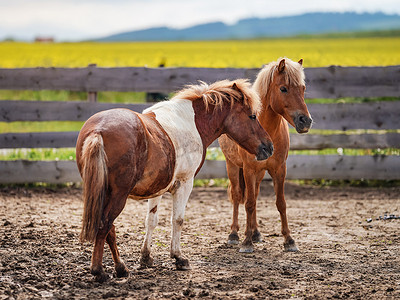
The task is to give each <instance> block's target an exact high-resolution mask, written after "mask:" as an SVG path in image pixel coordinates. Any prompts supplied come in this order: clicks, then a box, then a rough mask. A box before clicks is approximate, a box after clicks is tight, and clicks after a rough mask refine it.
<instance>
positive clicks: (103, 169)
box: [80, 133, 108, 242]
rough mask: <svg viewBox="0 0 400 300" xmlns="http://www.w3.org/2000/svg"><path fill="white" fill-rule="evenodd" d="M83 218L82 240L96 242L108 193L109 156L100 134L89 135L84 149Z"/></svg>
mask: <svg viewBox="0 0 400 300" xmlns="http://www.w3.org/2000/svg"><path fill="white" fill-rule="evenodd" d="M81 162H82V179H83V218H82V231H81V235H80V240H81V241H82V242H83V241H89V242H94V241H95V239H96V235H97V232H98V230H99V228H101V226H102V224H101V223H102V220H101V218H102V213H103V203H104V200H105V196H106V192H107V175H108V171H107V165H106V162H107V155H106V152H105V151H104V144H103V138H102V136H101V135H100V133H93V134H91V135H89V136H88V137H87V138H86V139H85V142H84V143H83V147H82V156H81Z"/></svg>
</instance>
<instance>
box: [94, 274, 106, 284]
mask: <svg viewBox="0 0 400 300" xmlns="http://www.w3.org/2000/svg"><path fill="white" fill-rule="evenodd" d="M108 279H110V277H109V276H108V275H107V274H106V273H104V272H103V273H100V274H97V275H95V276H94V281H96V282H98V283H104V282H106V281H107V280H108Z"/></svg>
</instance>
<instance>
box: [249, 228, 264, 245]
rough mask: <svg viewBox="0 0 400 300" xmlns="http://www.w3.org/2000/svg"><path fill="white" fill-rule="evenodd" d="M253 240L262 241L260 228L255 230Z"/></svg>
mask: <svg viewBox="0 0 400 300" xmlns="http://www.w3.org/2000/svg"><path fill="white" fill-rule="evenodd" d="M251 240H252V241H253V243H261V242H262V238H261V233H260V232H259V231H258V230H257V231H254V233H253V236H252V237H251Z"/></svg>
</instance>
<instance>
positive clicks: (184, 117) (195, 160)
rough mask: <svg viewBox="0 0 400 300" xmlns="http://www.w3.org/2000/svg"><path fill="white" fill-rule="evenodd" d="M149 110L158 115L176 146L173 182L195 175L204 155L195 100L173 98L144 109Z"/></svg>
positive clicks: (159, 120)
mask: <svg viewBox="0 0 400 300" xmlns="http://www.w3.org/2000/svg"><path fill="white" fill-rule="evenodd" d="M149 112H153V113H154V114H155V115H156V119H157V121H158V122H159V123H160V125H161V126H162V127H163V128H164V130H165V131H166V132H167V134H168V136H169V137H170V139H171V141H172V143H173V144H174V147H175V154H176V164H175V172H174V179H173V180H172V182H175V181H176V180H180V181H181V180H187V179H189V178H191V177H193V176H194V174H195V172H196V170H197V168H198V167H199V166H200V163H201V161H202V157H203V143H202V140H201V137H200V134H199V132H198V131H197V128H196V123H195V119H194V110H193V102H192V101H190V100H185V99H177V98H173V99H171V100H170V101H165V102H160V103H157V104H155V105H154V106H152V107H149V108H148V109H146V110H144V111H143V113H149Z"/></svg>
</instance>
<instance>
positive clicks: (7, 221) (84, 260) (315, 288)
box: [0, 182, 400, 299]
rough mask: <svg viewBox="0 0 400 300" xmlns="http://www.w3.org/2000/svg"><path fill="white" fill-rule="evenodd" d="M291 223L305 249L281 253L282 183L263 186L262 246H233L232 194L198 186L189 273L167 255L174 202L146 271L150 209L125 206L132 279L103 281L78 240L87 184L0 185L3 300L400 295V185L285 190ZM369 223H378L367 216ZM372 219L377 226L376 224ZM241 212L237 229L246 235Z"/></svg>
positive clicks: (165, 208)
mask: <svg viewBox="0 0 400 300" xmlns="http://www.w3.org/2000/svg"><path fill="white" fill-rule="evenodd" d="M286 198H287V202H288V216H289V224H290V225H291V229H292V236H293V237H294V238H295V240H296V242H297V244H298V246H299V248H300V252H297V253H286V252H283V245H282V243H283V238H282V237H281V235H280V220H279V214H278V212H277V210H276V208H275V204H274V196H273V188H272V185H271V183H270V182H264V183H263V186H262V191H261V198H260V199H259V201H258V204H257V207H258V218H259V223H260V231H261V233H262V235H263V239H264V241H263V242H262V243H259V244H257V245H256V249H255V252H254V253H250V254H242V253H239V252H238V246H233V245H227V243H226V240H227V236H228V233H229V227H230V221H231V204H230V203H229V201H228V200H227V194H226V190H225V189H224V188H195V189H194V191H193V193H192V195H191V199H190V200H189V204H188V207H187V211H186V217H185V223H184V231H183V236H182V250H183V253H184V254H185V255H186V256H187V257H188V258H189V259H190V262H191V266H192V270H191V271H176V270H175V268H174V265H173V261H172V260H171V259H170V258H169V242H170V221H169V220H170V213H171V197H170V196H169V195H167V197H165V199H164V202H163V203H162V205H160V206H161V207H160V208H159V213H160V222H159V226H158V227H157V229H156V230H155V233H154V236H153V249H152V253H153V256H154V260H155V267H154V268H150V269H139V268H138V266H139V264H138V261H139V256H140V247H141V242H142V238H143V236H144V219H145V210H146V202H144V201H134V200H130V201H128V204H127V206H126V208H125V210H124V211H123V213H122V214H121V215H120V217H119V218H118V219H117V221H116V227H117V234H118V243H119V249H120V253H121V255H122V258H123V259H124V261H125V262H126V264H127V266H128V267H129V269H130V271H131V274H130V277H129V278H122V279H120V278H114V277H113V263H112V259H111V255H110V252H109V250H108V249H106V251H105V257H104V266H105V270H106V272H107V273H108V274H109V275H110V277H111V278H110V280H108V281H107V282H106V283H103V284H99V283H97V282H94V280H93V277H92V275H90V273H89V265H90V256H91V251H92V247H91V245H90V244H80V243H79V241H78V235H79V231H80V220H81V211H82V202H81V190H80V189H72V188H71V189H66V188H65V189H61V190H49V189H47V190H45V189H42V190H41V189H21V188H19V189H16V188H13V189H10V188H2V189H1V190H0V299H13V298H14V299H35V298H36V299H39V298H50V299H101V298H103V299H104V298H111V299H125V298H130V299H165V298H171V299H183V298H202V299H264V298H282V299H290V298H295V299H321V298H322V299H326V298H351V299H399V298H400V246H399V244H400V234H399V232H400V219H387V220H384V219H379V216H381V217H383V216H384V215H385V213H386V214H394V215H396V216H398V215H400V188H399V187H396V188H352V187H344V188H343V187H341V188H332V187H331V188H326V187H324V188H323V187H311V186H298V185H295V184H292V183H289V184H287V185H286ZM368 219H370V220H368ZM371 219H372V220H371ZM244 220H245V219H244V209H243V207H241V213H240V225H241V227H242V228H241V231H240V233H241V238H243V228H244Z"/></svg>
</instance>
